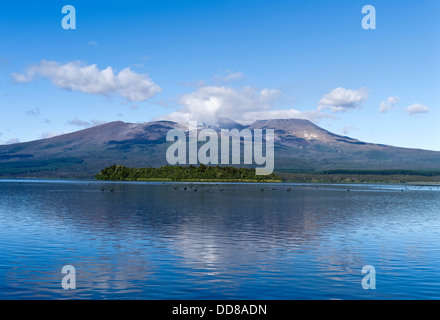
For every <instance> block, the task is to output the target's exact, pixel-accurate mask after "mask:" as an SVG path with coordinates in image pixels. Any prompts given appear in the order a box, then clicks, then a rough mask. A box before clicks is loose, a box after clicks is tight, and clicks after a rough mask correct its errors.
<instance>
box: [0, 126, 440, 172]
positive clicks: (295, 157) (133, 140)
mask: <svg viewBox="0 0 440 320" xmlns="http://www.w3.org/2000/svg"><path fill="white" fill-rule="evenodd" d="M205 127H209V128H214V129H215V130H217V131H219V130H220V129H232V128H236V129H239V130H241V129H244V128H248V129H250V130H254V129H275V136H276V138H275V169H276V170H277V169H278V170H279V169H288V170H298V169H303V170H304V169H307V170H324V169H411V170H415V169H418V170H420V169H440V152H436V151H427V150H418V149H406V148H398V147H392V146H386V145H380V144H371V143H365V142H362V141H359V140H356V139H352V138H350V137H346V136H341V135H337V134H334V133H331V132H329V131H327V130H324V129H322V128H320V127H318V126H316V125H315V124H313V123H312V122H310V121H307V120H301V119H278V120H259V121H256V122H254V123H253V124H251V125H249V126H244V125H241V124H239V123H237V122H234V121H232V120H229V119H224V118H223V119H220V120H219V121H218V123H217V125H215V126H207V125H205ZM175 128H178V129H181V130H184V131H187V126H186V125H182V124H178V123H175V122H171V121H156V122H150V123H141V124H135V123H124V122H121V121H116V122H110V123H106V124H103V125H99V126H96V127H92V128H89V129H84V130H81V131H77V132H73V133H69V134H64V135H61V136H56V137H53V138H50V139H43V140H36V141H31V142H26V143H19V144H12V145H4V146H0V175H1V176H3V177H10V176H13V177H76V178H91V177H93V176H94V174H96V173H97V172H99V171H100V170H101V169H102V168H104V167H106V166H109V165H112V164H114V163H117V164H121V165H124V166H130V167H147V166H154V167H157V166H162V165H166V164H167V162H166V157H165V155H166V150H167V148H168V146H169V145H170V143H169V142H166V134H167V132H168V131H169V130H171V129H175Z"/></svg>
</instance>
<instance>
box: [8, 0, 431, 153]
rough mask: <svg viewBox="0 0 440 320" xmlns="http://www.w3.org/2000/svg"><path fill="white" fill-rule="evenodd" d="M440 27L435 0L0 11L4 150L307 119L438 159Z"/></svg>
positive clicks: (13, 6)
mask: <svg viewBox="0 0 440 320" xmlns="http://www.w3.org/2000/svg"><path fill="white" fill-rule="evenodd" d="M68 4H69V5H73V6H74V7H75V9H76V27H77V28H76V29H75V30H64V29H63V28H62V27H61V20H62V19H63V17H64V14H62V13H61V8H62V7H63V6H64V5H68ZM364 5H373V6H374V7H375V8H376V18H377V28H376V29H375V30H364V29H363V28H362V27H361V21H362V18H363V16H364V15H363V14H362V13H361V10H362V7H363V6H364ZM439 16H440V2H439V1H437V0H426V1H413V0H411V1H408V0H387V1H384V0H381V1H373V0H371V1H357V0H344V1H341V0H336V1H325V0H316V1H310V0H308V1H306V0H303V1H293V0H289V1H276V0H274V1H260V0H253V1H242V0H221V1H220V0H215V1H214V0H204V1H191V0H180V1H177V0H174V1H173V0H160V1H159V0H157V1H148V0H144V1H130V0H127V1H120V2H117V3H115V2H114V1H111V2H107V1H93V2H92V1H69V2H67V1H66V2H65V1H44V2H34V1H32V2H31V1H18V2H15V3H5V2H2V3H1V5H0V30H1V32H0V107H1V110H2V117H1V118H0V143H11V142H14V141H21V142H24V141H29V140H35V139H40V138H42V137H50V136H53V135H56V134H60V133H63V132H72V131H76V130H79V129H84V128H86V127H88V126H91V125H95V124H99V123H103V122H108V121H115V120H122V121H125V122H145V121H151V120H157V119H170V120H176V121H184V120H185V119H188V118H192V119H196V120H200V121H204V120H206V121H212V119H213V118H215V117H216V116H226V117H230V118H232V119H234V120H238V121H241V122H252V121H253V120H255V119H263V118H277V117H300V118H307V119H310V120H312V121H314V122H315V123H317V124H318V125H320V126H322V127H324V128H325V129H328V130H330V131H333V132H335V133H339V134H346V135H349V136H351V137H354V138H357V139H360V140H363V141H368V142H376V143H384V144H391V145H397V146H404V147H417V148H424V149H432V150H440V139H439V137H440V126H439V121H438V119H439V117H440V98H439V94H438V92H439V84H440V63H439V56H440V55H439V54H440V19H439ZM381 104H382V112H381Z"/></svg>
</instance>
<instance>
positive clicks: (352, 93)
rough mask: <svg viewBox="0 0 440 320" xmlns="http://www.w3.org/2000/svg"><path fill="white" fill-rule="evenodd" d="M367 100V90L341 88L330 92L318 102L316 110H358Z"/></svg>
mask: <svg viewBox="0 0 440 320" xmlns="http://www.w3.org/2000/svg"><path fill="white" fill-rule="evenodd" d="M367 98H368V90H367V89H366V88H360V89H358V90H351V89H345V88H342V87H339V88H336V89H333V90H331V91H330V92H329V93H327V94H326V95H325V96H324V97H322V98H321V100H320V101H319V108H318V110H323V109H326V108H328V107H330V109H331V111H332V112H341V111H347V110H356V109H359V108H360V107H361V106H362V105H363V104H364V102H365V100H367Z"/></svg>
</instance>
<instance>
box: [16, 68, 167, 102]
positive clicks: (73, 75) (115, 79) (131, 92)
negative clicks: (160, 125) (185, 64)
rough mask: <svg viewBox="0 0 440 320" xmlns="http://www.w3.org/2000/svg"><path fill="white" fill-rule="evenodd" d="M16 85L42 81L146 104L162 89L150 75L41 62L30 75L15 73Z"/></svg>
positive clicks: (74, 89)
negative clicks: (40, 79)
mask: <svg viewBox="0 0 440 320" xmlns="http://www.w3.org/2000/svg"><path fill="white" fill-rule="evenodd" d="M11 76H12V77H13V78H14V80H15V81H16V82H19V83H25V82H30V81H32V80H34V79H35V78H38V77H42V78H47V79H49V80H50V81H51V82H52V83H53V84H54V85H56V86H57V87H59V88H62V89H65V90H72V91H79V92H83V93H89V94H99V95H110V94H117V95H119V96H121V97H123V98H126V99H127V100H128V101H145V100H148V99H150V98H151V97H153V96H154V95H155V94H156V93H159V92H161V91H162V89H161V88H160V87H159V86H158V85H156V84H155V83H154V82H153V81H152V80H151V79H150V78H149V77H148V75H147V74H140V73H136V72H134V71H132V70H131V69H130V68H125V69H122V70H121V71H120V72H119V73H118V72H115V71H114V70H113V68H112V67H107V68H106V69H103V70H99V69H98V67H97V66H96V64H92V65H84V64H83V63H81V62H78V61H74V62H68V63H66V64H60V63H57V62H55V61H41V62H40V63H39V64H36V65H33V66H31V67H29V68H28V69H27V71H26V74H19V73H13V74H12V75H11Z"/></svg>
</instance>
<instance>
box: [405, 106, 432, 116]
mask: <svg viewBox="0 0 440 320" xmlns="http://www.w3.org/2000/svg"><path fill="white" fill-rule="evenodd" d="M429 110H430V109H429V108H428V107H427V106H424V105H423V104H420V103H414V104H412V105H410V106H409V107H407V108H406V112H407V113H408V114H409V115H410V116H414V115H418V114H422V113H427V112H429Z"/></svg>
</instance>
